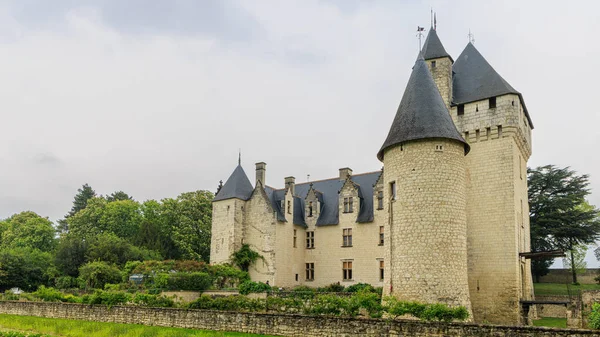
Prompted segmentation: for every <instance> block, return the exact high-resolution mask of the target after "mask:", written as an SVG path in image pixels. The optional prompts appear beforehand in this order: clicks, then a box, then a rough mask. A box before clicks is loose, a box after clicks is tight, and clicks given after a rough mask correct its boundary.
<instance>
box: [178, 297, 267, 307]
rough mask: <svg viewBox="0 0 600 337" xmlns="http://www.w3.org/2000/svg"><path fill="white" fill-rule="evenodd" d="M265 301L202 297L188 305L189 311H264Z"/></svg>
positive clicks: (246, 298)
mask: <svg viewBox="0 0 600 337" xmlns="http://www.w3.org/2000/svg"><path fill="white" fill-rule="evenodd" d="M265 303H266V301H265V300H260V299H252V298H248V297H246V296H239V295H234V296H223V297H215V298H212V297H210V296H207V295H202V296H200V298H198V299H197V300H195V301H193V302H190V303H189V304H188V305H187V308H188V309H205V310H225V311H264V310H265V308H266V305H265Z"/></svg>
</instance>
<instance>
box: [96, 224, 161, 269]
mask: <svg viewBox="0 0 600 337" xmlns="http://www.w3.org/2000/svg"><path fill="white" fill-rule="evenodd" d="M157 259H160V255H159V254H158V253H157V252H153V251H149V250H147V249H145V248H139V247H136V246H134V245H132V244H131V243H129V241H128V240H126V239H123V238H120V237H118V236H117V235H116V234H114V233H112V232H106V233H102V234H99V235H97V236H96V237H94V238H93V239H92V240H91V242H90V243H89V248H88V250H87V252H86V260H87V261H104V262H107V263H112V264H116V265H118V266H124V265H125V264H126V263H127V262H128V261H143V260H157Z"/></svg>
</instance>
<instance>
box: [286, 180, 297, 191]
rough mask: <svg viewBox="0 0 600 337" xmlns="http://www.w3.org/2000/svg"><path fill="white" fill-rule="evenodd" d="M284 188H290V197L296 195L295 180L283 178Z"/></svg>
mask: <svg viewBox="0 0 600 337" xmlns="http://www.w3.org/2000/svg"><path fill="white" fill-rule="evenodd" d="M285 187H286V188H288V187H289V188H290V192H292V195H295V193H296V178H294V177H285Z"/></svg>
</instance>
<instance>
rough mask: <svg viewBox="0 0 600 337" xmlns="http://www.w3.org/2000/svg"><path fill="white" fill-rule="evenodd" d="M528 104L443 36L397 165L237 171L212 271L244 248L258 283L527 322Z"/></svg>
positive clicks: (390, 158)
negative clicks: (372, 289) (375, 292)
mask: <svg viewBox="0 0 600 337" xmlns="http://www.w3.org/2000/svg"><path fill="white" fill-rule="evenodd" d="M532 129H533V124H532V122H531V118H530V116H529V113H528V111H527V108H526V106H525V102H524V100H523V96H522V95H521V93H519V92H518V91H517V90H515V89H514V88H513V87H512V86H511V85H510V84H508V82H507V81H505V80H504V79H503V78H502V77H501V76H500V75H499V74H498V73H497V72H496V71H495V70H494V69H493V68H492V66H491V65H490V64H489V63H488V62H487V61H486V60H485V58H484V57H483V56H482V55H481V54H480V53H479V51H478V50H477V49H476V48H475V46H474V45H473V44H472V43H469V44H468V45H467V46H466V47H465V49H464V50H463V52H462V53H461V54H460V56H459V57H458V58H457V59H456V61H454V59H453V58H452V57H451V56H450V55H449V54H448V53H447V52H446V50H445V49H444V47H443V45H442V43H441V41H440V39H439V37H438V35H437V32H436V31H435V30H434V29H431V30H430V31H429V33H428V36H427V39H426V40H425V43H424V46H423V48H422V50H421V52H420V53H419V57H418V59H417V61H416V63H415V65H414V67H413V70H412V74H411V76H410V79H409V81H408V84H407V87H406V90H405V92H404V95H403V97H402V100H401V102H400V106H399V107H398V110H397V113H396V117H395V118H394V121H393V123H392V125H391V128H390V131H389V134H388V136H387V138H386V140H385V142H384V143H383V146H382V147H381V149H380V150H379V152H378V153H377V157H378V158H379V160H381V161H382V162H383V166H384V168H383V170H381V171H377V172H369V173H361V174H354V173H353V172H352V170H351V169H350V168H342V169H340V170H339V176H337V177H334V178H331V179H326V180H320V181H313V182H310V183H301V184H300V183H299V184H296V182H295V179H294V177H287V178H285V186H284V188H281V189H277V188H273V187H270V186H268V185H266V179H265V177H266V175H265V173H266V164H265V163H262V162H261V163H257V164H256V181H255V185H254V187H253V186H252V184H251V182H250V180H249V179H248V177H247V176H246V174H245V173H244V170H243V169H242V167H241V166H239V165H238V166H237V167H236V168H235V170H234V171H233V173H232V174H231V176H230V177H229V179H228V180H227V181H226V183H225V185H223V186H222V188H220V189H219V191H218V193H217V195H216V196H215V199H214V202H213V220H212V241H211V255H210V259H211V263H226V262H228V261H229V260H230V256H231V255H232V253H233V252H234V251H236V250H238V249H239V248H240V247H241V245H242V244H249V245H250V246H251V247H252V249H254V250H256V251H258V252H259V253H260V254H261V255H262V256H263V258H264V259H263V260H259V261H257V262H256V263H255V265H253V266H252V267H251V270H250V275H251V278H252V279H253V280H255V281H262V282H266V281H269V283H270V284H271V285H276V286H280V287H293V286H298V285H308V286H311V287H317V286H325V285H328V284H331V283H337V282H339V283H341V284H343V285H351V284H356V283H360V282H362V283H370V284H372V285H374V286H380V287H383V291H384V295H392V296H396V297H398V298H400V299H403V300H415V301H420V302H428V303H437V302H441V303H446V304H449V305H452V306H455V305H463V306H466V307H467V308H468V309H469V311H470V312H471V313H472V317H473V319H474V320H475V321H477V322H490V323H502V324H520V323H523V318H522V314H521V313H522V312H521V304H522V302H523V301H532V300H533V283H532V278H531V265H530V262H529V260H526V259H525V257H523V256H522V255H526V254H521V253H526V252H529V250H530V237H529V216H528V214H529V205H528V199H527V177H526V167H527V160H528V159H529V157H530V155H531V130H532Z"/></svg>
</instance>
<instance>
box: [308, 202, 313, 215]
mask: <svg viewBox="0 0 600 337" xmlns="http://www.w3.org/2000/svg"><path fill="white" fill-rule="evenodd" d="M312 214H313V202H312V201H309V202H308V216H312Z"/></svg>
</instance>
